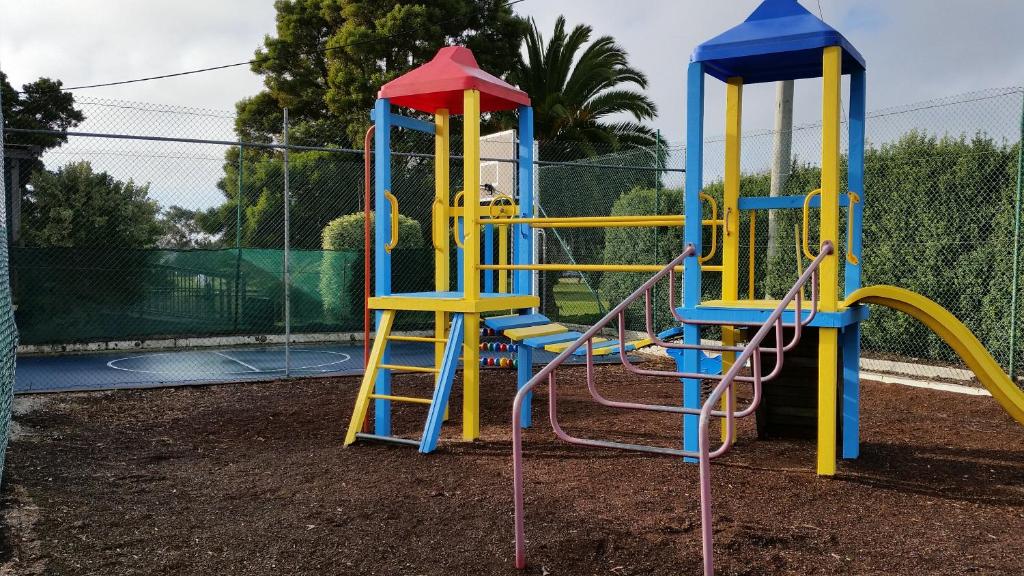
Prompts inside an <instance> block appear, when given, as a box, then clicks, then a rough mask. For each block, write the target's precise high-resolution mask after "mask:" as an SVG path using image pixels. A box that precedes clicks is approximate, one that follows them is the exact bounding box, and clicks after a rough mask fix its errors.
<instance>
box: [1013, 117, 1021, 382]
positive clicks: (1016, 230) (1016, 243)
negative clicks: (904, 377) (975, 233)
mask: <svg viewBox="0 0 1024 576" xmlns="http://www.w3.org/2000/svg"><path fill="white" fill-rule="evenodd" d="M1022 183H1024V101H1022V102H1021V111H1020V140H1019V141H1018V142H1017V194H1016V199H1015V201H1014V205H1013V274H1012V275H1011V277H1010V370H1009V375H1010V380H1011V381H1012V380H1013V377H1014V372H1015V370H1014V368H1015V364H1016V355H1017V354H1016V353H1017V349H1016V346H1017V324H1018V323H1019V322H1018V319H1017V293H1018V292H1019V291H1020V285H1019V284H1018V282H1019V281H1020V280H1019V278H1020V218H1021V186H1022Z"/></svg>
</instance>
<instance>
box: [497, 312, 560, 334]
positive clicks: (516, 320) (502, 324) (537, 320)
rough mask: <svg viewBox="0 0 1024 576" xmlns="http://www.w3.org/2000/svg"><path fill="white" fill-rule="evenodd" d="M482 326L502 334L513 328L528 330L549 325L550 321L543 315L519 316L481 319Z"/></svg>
mask: <svg viewBox="0 0 1024 576" xmlns="http://www.w3.org/2000/svg"><path fill="white" fill-rule="evenodd" d="M483 323H484V326H487V327H488V328H491V329H494V330H498V331H501V332H504V331H505V330H512V329H513V328H528V327H530V326H540V325H541V324H551V320H550V319H549V318H548V317H547V316H545V315H543V314H521V315H519V316H495V317H492V318H484V319H483Z"/></svg>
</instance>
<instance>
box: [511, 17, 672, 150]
mask: <svg viewBox="0 0 1024 576" xmlns="http://www.w3.org/2000/svg"><path fill="white" fill-rule="evenodd" d="M530 24H531V27H530V31H529V33H528V34H527V35H526V41H525V46H524V47H525V54H521V55H520V60H519V63H518V66H517V67H516V69H515V70H514V72H513V73H512V75H511V78H512V79H513V81H515V82H516V83H518V85H519V87H520V88H522V89H523V90H525V91H526V92H527V93H528V94H529V95H530V99H531V100H532V101H533V108H534V120H535V127H534V130H535V136H536V139H537V140H538V141H539V142H540V154H541V157H542V158H547V159H554V160H564V159H575V158H580V157H583V156H592V155H595V154H598V153H603V152H610V151H614V150H618V149H621V148H623V147H629V146H642V147H650V146H653V145H654V143H655V138H656V133H655V131H654V130H653V129H651V128H650V127H648V126H645V125H643V124H642V122H643V121H645V120H650V119H652V118H654V117H655V115H657V107H656V106H655V104H654V102H653V101H652V100H651V99H650V98H648V97H647V96H646V95H645V94H644V93H643V92H641V91H639V90H643V89H645V88H647V76H646V75H644V73H643V72H641V71H639V70H637V69H636V68H634V67H632V66H630V64H629V58H628V55H627V54H626V51H625V50H624V49H623V48H622V47H621V46H619V45H618V44H616V43H615V40H614V39H613V38H612V37H611V36H600V37H598V38H596V39H594V40H593V41H591V40H590V39H591V36H592V35H593V33H594V31H593V29H592V28H591V27H590V26H586V25H582V24H580V25H577V26H575V27H574V28H573V29H572V30H570V31H567V30H566V24H565V17H564V16H559V17H558V20H557V21H556V22H555V29H554V32H553V33H552V35H551V38H550V40H548V41H545V39H544V37H543V35H542V34H541V31H540V30H539V29H538V28H537V23H536V22H535V21H533V20H532V19H531V21H530ZM622 115H625V116H626V117H632V120H616V119H614V117H616V116H619V117H621V116H622Z"/></svg>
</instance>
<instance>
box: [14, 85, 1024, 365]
mask: <svg viewBox="0 0 1024 576" xmlns="http://www.w3.org/2000/svg"><path fill="white" fill-rule="evenodd" d="M1022 96H1024V91H1022V90H1021V89H1020V88H1008V89H1001V90H989V91H985V92H978V93H972V94H965V95H961V96H957V97H953V98H947V99H942V100H936V101H932V102H925V103H920V104H916V105H911V106H904V107H900V108H895V109H889V110H881V111H876V112H874V113H871V114H869V118H868V126H867V134H868V144H869V151H868V154H867V158H866V180H867V182H866V191H865V197H866V206H867V212H866V214H865V240H864V246H865V248H864V254H863V260H864V266H865V267H864V275H865V277H864V281H865V283H891V284H897V285H901V286H905V287H907V288H910V289H912V290H916V291H919V292H921V293H923V294H925V295H926V296H928V297H931V298H933V299H935V300H937V301H938V302H939V303H940V304H942V305H944V306H947V307H948V308H950V310H951V311H952V312H953V313H954V314H956V315H957V316H959V317H961V318H962V319H963V320H964V322H965V323H966V324H967V325H968V326H969V327H970V328H971V329H972V330H974V331H975V332H976V333H977V334H978V336H979V338H981V340H982V341H983V342H984V343H985V344H986V346H988V348H989V349H990V350H991V351H992V353H993V354H994V355H995V356H996V358H997V359H999V360H1000V362H1002V363H1003V366H1004V367H1005V368H1006V369H1007V370H1009V369H1011V367H1012V368H1014V369H1015V371H1016V372H1017V374H1021V373H1022V372H1024V337H1022V334H1021V333H1022V332H1024V320H1022V317H1024V314H1022V313H1021V308H1024V304H1018V307H1017V309H1016V311H1015V312H1011V301H1012V298H1011V295H1012V294H1013V293H1014V291H1016V292H1017V294H1018V302H1024V282H1021V281H1020V279H1019V278H1016V277H1014V274H1013V272H1012V270H1013V265H1014V261H1015V258H1016V261H1017V264H1018V265H1020V258H1021V256H1020V254H1019V253H1017V254H1015V253H1014V252H1013V245H1014V243H1015V238H1014V228H1013V226H1014V213H1015V211H1016V210H1019V206H1018V205H1017V203H1016V198H1015V191H1016V187H1017V181H1018V174H1019V172H1020V169H1021V166H1020V161H1019V154H1018V151H1019V142H1020V119H1021V115H1022ZM76 105H77V106H79V107H80V108H81V109H82V110H83V112H84V114H85V116H86V121H85V122H84V123H83V124H82V126H80V127H79V129H80V130H82V131H87V132H95V133H107V134H120V135H126V136H142V135H147V136H159V137H165V138H171V139H172V141H146V140H141V139H135V140H133V139H107V138H97V137H85V136H71V137H69V138H68V141H67V142H66V143H65V144H63V145H62V146H59V147H55V148H50V149H48V150H47V151H46V152H45V153H44V154H42V156H41V157H40V158H39V159H38V162H37V163H36V164H34V165H32V166H28V167H26V168H25V170H23V171H22V175H21V181H20V183H19V184H18V190H19V198H21V199H22V202H21V208H20V210H21V212H20V218H21V220H20V226H18V227H15V228H14V229H13V230H12V234H13V235H14V236H15V240H14V242H13V243H12V248H11V266H12V269H11V284H12V286H13V298H14V302H15V303H16V304H17V306H18V309H17V315H18V321H19V325H20V327H21V329H22V342H23V343H24V344H66V343H75V342H96V341H111V340H152V339H161V338H172V337H181V336H186V337H190V338H201V337H204V336H231V335H240V336H241V335H271V336H280V335H283V333H284V331H285V326H284V298H283V254H284V221H283V219H284V216H283V214H284V210H283V208H284V196H283V192H282V191H283V188H284V186H283V184H284V172H283V162H282V151H281V150H280V149H260V148H257V147H255V146H252V145H249V146H242V148H241V150H240V149H239V147H238V146H229V145H224V144H214V143H210V144H203V143H196V142H185V141H181V140H173V139H183V138H205V139H210V140H222V141H233V140H234V139H235V133H234V115H233V114H232V113H227V112H218V111H209V110H196V109H182V108H174V107H167V106H156V105H149V104H139V103H129V102H117V101H109V100H98V99H88V98H79V99H78V101H77V104H76ZM455 131H456V132H457V128H455ZM774 136H775V135H774V134H773V133H772V132H770V131H767V132H756V131H747V132H745V136H744V140H743V144H742V149H743V156H742V157H743V165H742V167H743V174H744V176H743V182H742V189H743V194H744V195H765V194H768V190H769V181H770V168H771V164H772V148H773V139H774ZM5 142H6V144H7V145H9V146H13V147H20V148H19V149H30V147H31V146H32V145H33V140H32V137H31V135H26V134H8V135H6V136H5ZM393 146H394V148H395V151H396V152H397V153H396V154H395V155H394V156H393V158H392V172H393V182H392V191H393V192H394V193H395V195H396V196H397V197H398V198H399V200H400V203H401V204H400V212H401V214H402V215H403V216H407V217H409V218H411V219H412V220H414V221H415V222H418V223H419V226H420V228H421V231H422V233H423V236H424V237H425V238H429V237H430V217H431V200H432V197H433V190H434V180H433V179H434V172H433V168H432V160H431V159H430V158H429V157H423V156H420V154H426V155H429V154H430V153H431V152H432V151H433V139H432V138H431V137H430V136H427V135H420V134H417V133H408V132H405V131H396V132H395V134H394V138H393ZM515 146H516V143H515V139H514V134H510V133H502V134H498V135H493V136H491V137H487V138H485V141H484V142H483V143H482V146H481V148H482V149H481V155H482V156H483V157H485V158H487V159H488V160H485V161H484V162H483V163H482V166H481V173H482V179H483V181H484V182H487V183H489V184H492V185H494V187H495V188H496V189H497V190H498V191H499V192H504V193H510V194H514V193H515V191H516V189H517V182H516V181H515V179H516V171H515V169H514V167H513V166H512V165H511V164H509V163H508V162H504V161H503V160H508V159H511V158H513V157H514V155H515ZM845 146H846V144H845V143H844V149H845ZM539 149H540V158H539V160H540V161H541V162H540V164H539V165H538V167H537V169H536V171H535V182H534V187H535V190H536V194H537V198H538V203H539V207H538V209H539V211H540V213H541V214H543V215H548V216H604V215H609V214H613V213H618V214H627V213H650V212H653V211H655V210H657V211H658V212H660V213H664V214H679V213H680V212H681V211H682V209H683V207H682V189H683V185H684V180H685V178H684V176H685V175H684V173H683V172H682V168H683V167H684V166H685V157H686V151H685V149H684V148H683V147H682V146H681V145H679V144H677V143H672V142H662V143H661V144H659V145H658V146H656V147H654V148H653V149H650V150H648V149H640V148H632V149H625V150H624V149H621V148H613V147H610V146H609V147H606V148H604V149H601V147H600V146H595V145H593V144H590V145H588V146H586V147H583V146H575V145H572V144H571V143H570V144H567V145H560V146H545V145H543V143H542V144H541V145H540V146H539ZM240 152H241V153H240ZM792 152H793V157H792V161H791V169H790V171H789V174H788V178H787V179H786V182H785V186H784V189H783V191H782V193H783V194H806V193H808V192H809V191H810V190H812V189H814V188H816V187H817V179H818V169H819V168H818V166H819V157H820V127H819V126H816V125H807V126H797V127H796V128H794V130H793V132H792ZM452 153H453V154H456V155H457V154H459V153H461V144H460V141H459V139H458V138H457V137H453V142H452ZM83 164H87V165H88V167H89V169H90V170H91V173H92V174H104V175H106V176H107V177H108V178H109V179H111V180H112V181H114V182H116V183H122V184H123V183H129V182H130V183H132V184H133V185H136V188H134V190H135V191H136V193H139V191H140V190H141V191H143V192H144V193H145V196H146V198H148V199H149V200H150V201H152V202H153V203H154V204H155V205H156V206H157V211H156V216H155V219H156V221H157V224H158V226H157V227H155V228H152V229H149V230H150V232H149V234H148V235H147V236H145V237H144V238H141V239H139V238H138V237H137V236H132V235H125V234H122V232H124V228H125V226H121V227H118V226H113V227H111V228H110V230H111V232H110V233H109V234H107V233H104V234H94V235H93V236H92V237H90V238H88V239H87V240H88V241H87V242H85V243H84V244H83V243H82V240H81V239H77V240H76V239H74V238H71V239H70V240H69V239H68V238H66V237H65V236H67V235H66V234H65V235H63V236H62V234H63V232H62V230H63V229H61V228H60V227H56V228H54V227H47V226H45V224H46V222H47V218H48V214H47V213H46V212H45V210H42V209H41V208H40V207H41V205H42V204H41V200H40V198H41V197H42V196H43V195H44V193H46V194H51V195H52V197H54V198H65V201H66V202H72V201H73V200H74V198H75V197H74V195H69V193H68V190H69V189H76V188H75V187H76V186H78V187H81V186H84V185H83V184H78V183H77V182H78V181H80V180H81V181H88V182H94V180H89V179H88V178H86V177H84V176H82V174H83V172H82V171H83V168H81V166H82V165H83ZM289 164H290V170H291V172H290V181H289V183H290V189H291V204H290V206H291V222H290V230H291V233H290V246H291V250H290V253H289V255H290V262H291V275H292V290H291V300H290V308H291V332H292V333H293V334H318V333H334V332H358V331H359V330H360V329H361V327H362V300H363V293H362V285H363V275H362V274H363V272H362V270H363V262H362V255H361V251H360V249H361V245H358V242H356V244H354V245H352V246H351V247H349V248H346V250H343V251H325V250H323V248H322V247H323V244H322V236H321V235H322V232H323V229H324V227H325V226H326V225H327V224H328V223H329V222H330V221H332V220H333V219H335V218H338V217H340V216H343V215H346V214H354V213H359V212H360V211H362V210H363V205H362V179H363V166H362V155H361V154H360V153H359V152H357V151H334V152H332V151H323V150H316V151H310V150H304V151H292V152H291V154H290V162H289ZM723 164H724V150H723V141H722V139H721V138H710V139H709V140H708V142H707V143H706V150H705V166H704V173H705V192H707V193H708V194H710V195H711V196H713V197H716V198H717V199H718V201H719V203H720V202H721V174H722V170H723ZM62 168H64V169H65V172H66V174H61V173H60V172H61V170H62ZM42 170H45V171H47V172H49V173H52V174H55V175H56V176H53V177H49V178H47V177H46V176H37V175H36V174H37V173H39V172H40V171H42ZM461 170H462V166H461V163H460V161H458V160H457V159H456V160H454V161H453V162H452V167H451V171H450V173H451V186H452V192H453V193H454V192H455V191H457V190H459V189H460V188H461V183H460V182H461ZM9 172H10V171H9V170H8V171H7V172H5V180H9ZM75 178H78V180H76V179H75ZM122 193H123V190H122ZM61 194H64V196H61ZM142 212H145V210H142ZM51 216H52V215H51ZM132 217H134V216H132V215H131V214H126V215H122V216H120V217H119V218H120V219H121V221H130V219H131V218H132ZM746 218H747V216H746V215H744V220H743V222H742V223H741V230H743V231H744V234H743V235H742V236H741V239H742V240H741V259H742V261H743V264H744V266H745V265H746V254H747V251H748V250H749V249H751V246H750V243H749V241H748V239H747V235H746V233H745V232H746V230H747V224H748V220H746ZM757 218H758V221H757V232H756V235H755V238H754V242H753V246H752V248H753V250H754V252H755V256H756V281H755V285H754V286H753V292H754V294H755V296H757V297H766V296H778V295H779V294H780V293H781V292H782V291H784V289H785V288H787V287H788V286H789V285H790V284H791V283H792V280H793V278H794V277H795V276H796V270H797V266H798V262H797V258H796V256H795V255H794V238H793V226H794V225H795V224H797V223H798V222H799V213H798V212H796V211H794V212H780V213H778V214H777V216H776V219H775V225H776V226H775V229H776V237H775V240H776V246H777V249H776V251H775V254H774V256H773V257H771V258H769V257H768V248H769V246H768V244H769V239H768V216H767V214H766V213H758V215H757ZM73 224H74V226H78V223H77V222H74V223H73ZM74 226H72V229H74ZM127 228H128V229H130V230H134V229H135V228H132V227H127ZM842 232H843V233H845V230H844V231H842ZM816 233H817V232H816V228H815V227H814V226H812V231H811V235H812V237H813V236H815V235H816ZM360 238H361V236H360ZM709 239H710V237H707V238H706V240H705V244H707V240H709ZM75 242H78V243H77V244H76V243H75ZM538 247H539V248H538V252H539V255H538V258H539V259H540V260H541V261H543V262H547V263H566V264H573V263H577V264H594V263H604V262H618V263H627V264H658V263H664V262H666V261H667V260H669V259H671V258H672V257H673V256H675V254H676V253H678V251H679V250H680V249H681V238H680V236H679V230H678V229H669V228H659V229H638V228H624V229H609V230H601V229H571V228H555V229H549V230H546V231H545V232H544V233H543V235H542V236H540V237H539V238H538ZM710 263H711V264H715V263H718V259H717V258H716V259H715V260H712V261H711V262H710ZM433 264H434V262H433V254H432V251H431V250H430V248H429V247H427V248H422V249H421V248H408V249H398V250H396V251H395V254H394V263H393V274H392V276H393V289H394V290H395V291H398V292H404V291H418V290H429V289H432V284H433V281H432V278H433ZM453 268H454V266H453ZM644 276H645V275H636V274H632V275H631V274H622V273H606V274H593V273H585V274H580V273H543V274H540V275H539V278H538V284H539V287H540V290H539V292H540V296H541V300H542V308H543V310H544V312H545V313H547V314H549V315H550V316H551V317H552V318H554V319H556V320H559V321H563V322H568V323H576V324H586V323H590V322H592V321H593V320H594V319H596V318H597V317H598V316H600V315H601V313H602V312H603V311H604V310H607V309H608V307H609V306H610V305H614V304H615V303H616V302H617V301H618V300H619V299H621V297H622V296H624V295H625V294H627V293H628V292H629V291H630V290H631V289H632V287H635V286H636V285H637V284H639V283H640V281H641V280H642V279H643V277H644ZM745 276H746V275H745V274H741V277H743V278H745ZM704 278H705V281H704V284H705V285H704V293H705V295H706V296H707V297H715V296H717V295H718V292H719V290H720V282H719V279H718V277H717V274H714V273H709V274H705V276H704ZM454 284H455V279H454V275H453V280H452V285H453V286H454ZM748 288H749V287H748V286H746V281H745V280H744V281H743V283H742V284H741V287H740V290H741V292H742V293H743V294H746V293H747V290H748ZM655 299H656V305H657V307H659V308H660V309H662V310H663V312H661V313H660V315H659V316H658V321H659V323H668V322H669V318H668V315H667V312H664V310H667V305H668V303H667V301H666V299H667V294H665V293H664V291H663V292H660V293H658V294H656V295H655ZM872 313H873V318H872V320H871V321H869V322H868V323H867V324H866V325H865V328H864V338H865V347H866V354H865V355H866V356H868V357H875V358H887V359H894V360H898V361H901V362H905V363H907V364H908V365H914V364H916V363H954V364H955V363H956V359H955V357H954V356H953V355H952V354H951V351H950V350H949V349H948V348H947V347H945V345H944V344H942V343H941V342H940V341H939V340H938V339H936V338H935V337H934V336H933V335H931V334H930V333H928V332H927V331H926V330H924V329H923V328H922V327H920V326H919V325H917V324H916V323H915V322H914V321H913V320H911V319H909V318H906V317H904V316H901V315H899V314H896V313H893V312H890V311H887V310H884V309H876V310H873V312H872ZM0 320H2V319H0ZM429 321H430V315H429V313H427V314H422V315H418V316H417V315H409V316H405V317H403V318H400V322H399V328H400V329H408V330H415V329H424V328H427V327H428V326H429ZM630 323H631V327H633V328H637V327H639V318H638V316H637V315H635V314H633V315H632V316H631V319H630ZM0 327H2V326H0ZM0 332H2V331H0ZM1011 333H1015V334H1016V338H1015V342H1014V347H1013V349H1012V350H1011V349H1010V334H1011ZM65 377H66V378H69V379H73V378H74V376H73V375H65Z"/></svg>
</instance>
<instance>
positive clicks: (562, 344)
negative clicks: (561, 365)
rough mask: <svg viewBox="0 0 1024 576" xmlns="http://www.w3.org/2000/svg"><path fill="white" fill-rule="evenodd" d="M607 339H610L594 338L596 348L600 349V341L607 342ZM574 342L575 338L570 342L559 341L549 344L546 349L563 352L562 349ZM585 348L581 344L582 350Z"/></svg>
mask: <svg viewBox="0 0 1024 576" xmlns="http://www.w3.org/2000/svg"><path fill="white" fill-rule="evenodd" d="M607 341H608V339H607V338H594V344H595V346H594V350H597V349H598V348H597V346H596V345H597V344H598V343H600V342H607ZM573 342H574V341H573V340H570V341H568V342H559V343H557V344H548V345H547V346H545V347H544V349H545V350H547V351H548V352H561V351H562V350H565V349H566V348H568V347H569V345H570V344H572V343H573ZM584 346H585V345H584ZM606 347H607V345H606ZM583 349H584V348H583V346H580V350H583Z"/></svg>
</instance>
